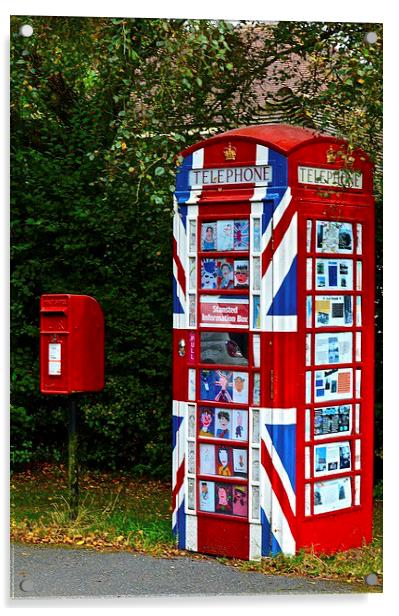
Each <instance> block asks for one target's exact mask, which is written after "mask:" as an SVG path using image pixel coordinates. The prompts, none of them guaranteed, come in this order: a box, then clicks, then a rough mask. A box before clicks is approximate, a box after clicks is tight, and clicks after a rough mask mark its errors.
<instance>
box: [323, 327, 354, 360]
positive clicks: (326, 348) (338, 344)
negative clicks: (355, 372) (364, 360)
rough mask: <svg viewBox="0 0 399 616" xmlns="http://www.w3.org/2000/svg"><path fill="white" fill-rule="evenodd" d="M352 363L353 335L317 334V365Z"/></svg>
mask: <svg viewBox="0 0 399 616" xmlns="http://www.w3.org/2000/svg"><path fill="white" fill-rule="evenodd" d="M350 362H352V333H351V332H342V333H338V334H316V342H315V364H316V365H321V364H345V363H350Z"/></svg>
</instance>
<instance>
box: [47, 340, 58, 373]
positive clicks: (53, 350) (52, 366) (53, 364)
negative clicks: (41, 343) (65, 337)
mask: <svg viewBox="0 0 399 616" xmlns="http://www.w3.org/2000/svg"><path fill="white" fill-rule="evenodd" d="M48 373H49V376H56V375H60V374H61V344H60V343H59V342H56V343H54V342H51V343H50V344H49V345H48Z"/></svg>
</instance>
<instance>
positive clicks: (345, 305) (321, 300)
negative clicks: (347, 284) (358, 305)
mask: <svg viewBox="0 0 399 616" xmlns="http://www.w3.org/2000/svg"><path fill="white" fill-rule="evenodd" d="M315 309H316V327H330V326H334V327H339V326H342V325H343V326H344V327H349V326H351V325H352V323H353V309H352V298H351V297H350V296H349V295H336V296H332V295H318V296H316V301H315Z"/></svg>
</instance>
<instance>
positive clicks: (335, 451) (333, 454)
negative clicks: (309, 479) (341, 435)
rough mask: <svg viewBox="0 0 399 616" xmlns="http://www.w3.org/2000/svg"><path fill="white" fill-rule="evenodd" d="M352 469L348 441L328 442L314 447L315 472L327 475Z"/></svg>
mask: <svg viewBox="0 0 399 616" xmlns="http://www.w3.org/2000/svg"><path fill="white" fill-rule="evenodd" d="M350 470H351V451H350V446H349V442H348V441H344V442H342V443H328V444H327V445H318V446H317V447H315V448H314V474H315V475H326V474H332V473H342V472H344V471H346V472H347V471H350Z"/></svg>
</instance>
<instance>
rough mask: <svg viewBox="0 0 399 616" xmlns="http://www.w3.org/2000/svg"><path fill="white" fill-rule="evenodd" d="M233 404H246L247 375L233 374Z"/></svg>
mask: <svg viewBox="0 0 399 616" xmlns="http://www.w3.org/2000/svg"><path fill="white" fill-rule="evenodd" d="M232 381H233V402H239V403H240V404H248V373H247V372H233V379H232Z"/></svg>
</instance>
